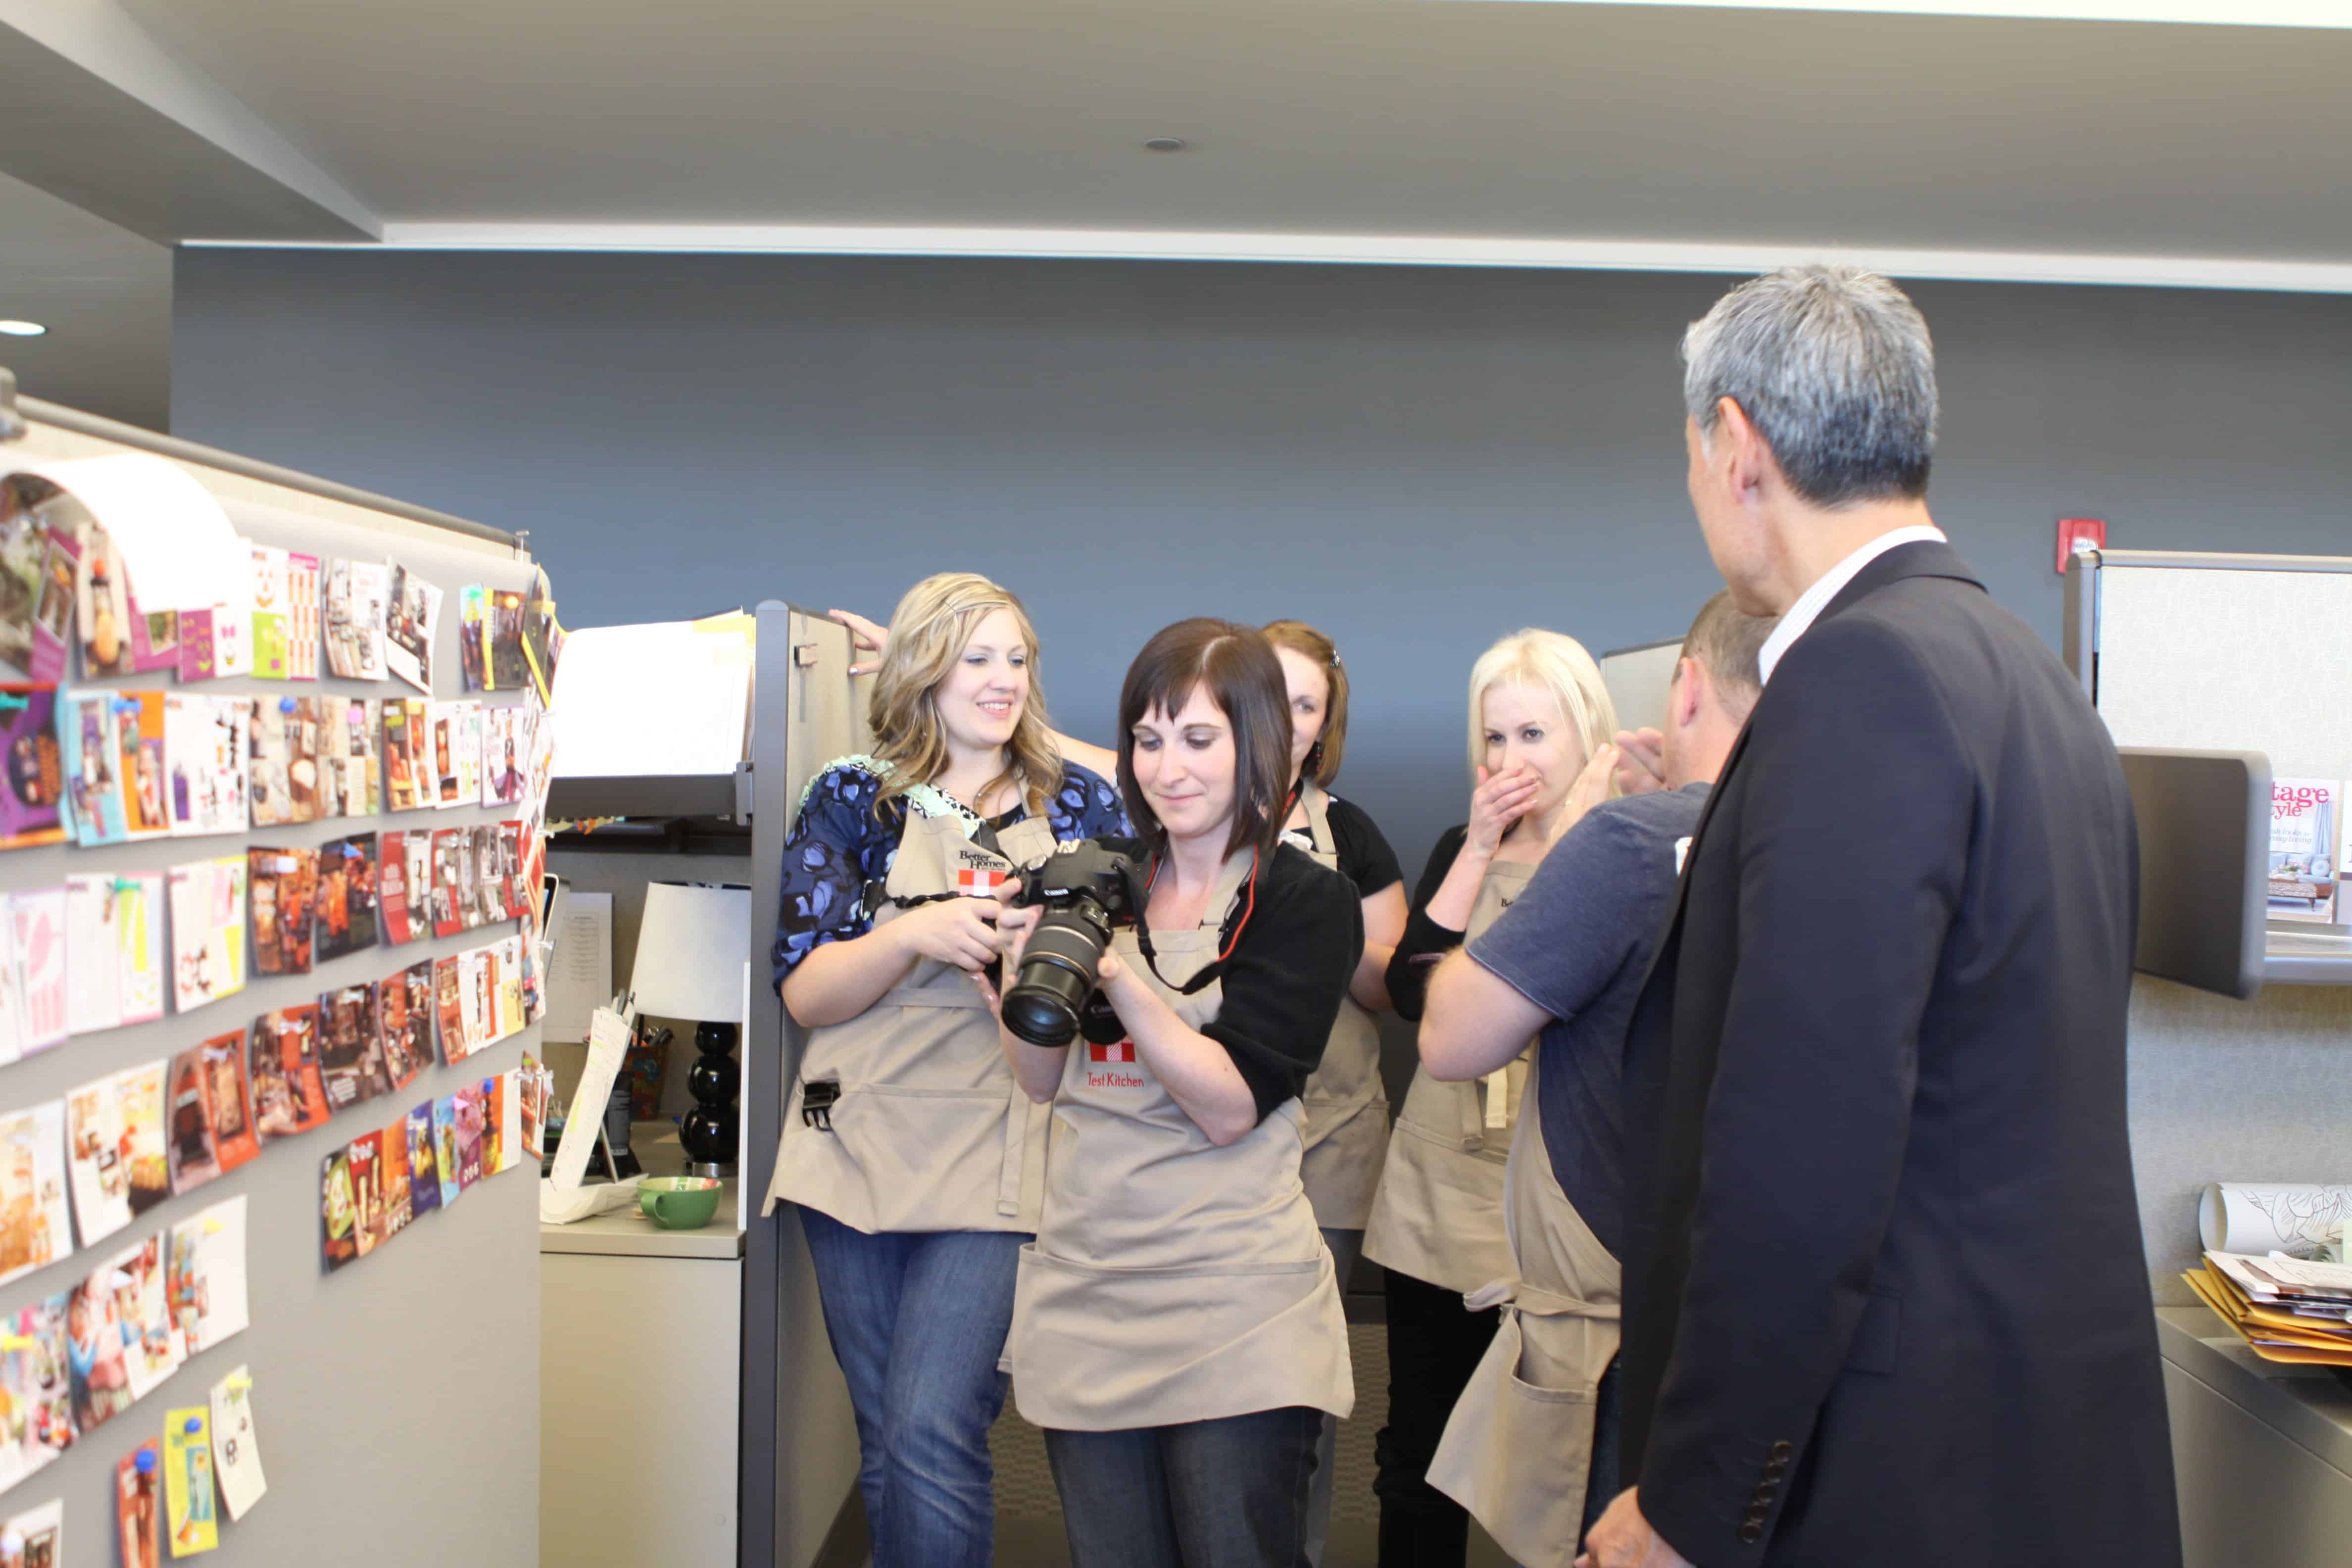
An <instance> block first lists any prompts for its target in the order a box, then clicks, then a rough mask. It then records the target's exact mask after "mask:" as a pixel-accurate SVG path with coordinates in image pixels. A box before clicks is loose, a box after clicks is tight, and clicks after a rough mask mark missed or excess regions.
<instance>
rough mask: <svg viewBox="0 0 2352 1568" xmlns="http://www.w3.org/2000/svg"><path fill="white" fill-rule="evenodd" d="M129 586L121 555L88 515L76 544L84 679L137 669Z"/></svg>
mask: <svg viewBox="0 0 2352 1568" xmlns="http://www.w3.org/2000/svg"><path fill="white" fill-rule="evenodd" d="M130 582H131V574H130V573H129V572H127V571H125V570H124V569H123V565H122V552H121V551H120V550H118V549H116V548H115V543H114V541H113V539H112V538H110V536H109V535H108V534H107V531H106V530H104V529H103V528H100V526H99V525H98V523H97V521H96V520H94V519H93V518H91V517H90V516H89V513H88V512H84V513H83V514H82V516H81V519H80V521H79V527H78V528H77V530H76V537H75V540H74V637H75V640H76V641H77V642H79V644H80V645H81V673H82V679H85V680H103V679H109V678H110V677H113V676H118V675H135V674H137V673H138V671H139V666H138V664H137V662H136V661H135V660H134V659H133V658H132V657H131V595H130Z"/></svg>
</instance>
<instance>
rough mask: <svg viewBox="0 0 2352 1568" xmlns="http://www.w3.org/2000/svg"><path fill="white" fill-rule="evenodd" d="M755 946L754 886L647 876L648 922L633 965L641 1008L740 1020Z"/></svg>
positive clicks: (631, 976)
mask: <svg viewBox="0 0 2352 1568" xmlns="http://www.w3.org/2000/svg"><path fill="white" fill-rule="evenodd" d="M750 958H751V889H749V888H737V887H698V886H695V885H693V884H691V883H687V882H650V883H647V884H646V914H645V921H644V923H643V924H641V925H640V926H638V928H637V956H636V960H635V963H633V964H632V965H631V966H630V970H629V986H630V989H631V990H633V991H634V992H635V993H636V998H637V1011H639V1012H640V1013H650V1014H652V1015H653V1016H656V1017H659V1018H691V1019H694V1020H695V1021H696V1022H698V1023H700V1022H707V1021H718V1022H722V1023H732V1024H740V1023H741V1022H742V1021H743V1019H742V1017H741V1014H742V1011H743V965H744V964H745V963H747V962H749V960H750Z"/></svg>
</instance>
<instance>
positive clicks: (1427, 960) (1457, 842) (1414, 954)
mask: <svg viewBox="0 0 2352 1568" xmlns="http://www.w3.org/2000/svg"><path fill="white" fill-rule="evenodd" d="M1469 837H1470V825H1469V824H1468V823H1466V822H1464V823H1457V824H1455V825H1454V826H1452V827H1449V828H1447V829H1446V830H1445V831H1444V833H1441V834H1439V835H1438V837H1437V846H1436V847H1435V848H1433V849H1432V850H1430V852H1429V864H1428V865H1427V866H1426V867H1424V868H1423V869H1422V873H1421V882H1420V885H1419V886H1417V887H1415V888H1414V889H1413V890H1412V913H1411V914H1410V915H1408V916H1406V917H1405V922H1404V936H1403V937H1402V939H1401V940H1400V941H1399V942H1397V946H1396V956H1395V957H1393V958H1391V959H1390V960H1389V970H1388V986H1389V1000H1390V1002H1391V1003H1392V1004H1394V1005H1395V1007H1396V1010H1397V1016H1398V1017H1400V1018H1410V1019H1412V1021H1413V1022H1414V1023H1416V1024H1417V1023H1419V1022H1420V1021H1421V1005H1422V999H1423V995H1424V994H1426V992H1427V991H1428V989H1429V972H1430V971H1431V970H1433V969H1434V968H1436V967H1437V961H1438V960H1439V959H1441V958H1444V956H1445V955H1446V954H1447V953H1449V952H1453V951H1454V949H1455V948H1457V947H1460V946H1461V945H1462V934H1463V933H1462V932H1460V931H1454V930H1453V929H1452V928H1450V927H1447V926H1442V925H1440V924H1438V923H1437V922H1436V921H1433V920H1432V919H1430V918H1429V900H1432V899H1433V898H1435V897H1437V889H1440V888H1442V887H1444V885H1445V874H1446V873H1447V872H1448V871H1451V870H1453V869H1454V858H1455V857H1456V856H1458V855H1460V854H1461V853H1462V846H1463V844H1464V843H1465V842H1466V841H1467V840H1468V838H1469Z"/></svg>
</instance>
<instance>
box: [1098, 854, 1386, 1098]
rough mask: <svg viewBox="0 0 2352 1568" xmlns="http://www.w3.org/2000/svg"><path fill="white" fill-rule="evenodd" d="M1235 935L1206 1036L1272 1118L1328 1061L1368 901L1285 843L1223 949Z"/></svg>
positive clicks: (1261, 872)
mask: <svg viewBox="0 0 2352 1568" xmlns="http://www.w3.org/2000/svg"><path fill="white" fill-rule="evenodd" d="M1337 836H1338V828H1337V826H1336V824H1335V825H1334V827H1333V837H1337ZM1136 847H1137V848H1138V849H1139V850H1140V849H1141V847H1142V846H1141V845H1140V844H1138V845H1137V846H1136ZM1244 913H1246V915H1247V920H1246V921H1245V922H1244V919H1243V917H1244ZM1236 925H1239V927H1240V930H1239V934H1238V935H1236V934H1235V930H1234V928H1235V926H1236ZM1228 942H1231V943H1232V946H1233V951H1232V952H1231V954H1230V955H1229V956H1228V957H1227V958H1226V960H1225V967H1224V970H1223V973H1221V974H1220V975H1219V976H1218V978H1219V980H1220V981H1221V982H1222V983H1223V988H1224V989H1223V1001H1222V1002H1221V1003H1220V1004H1219V1005H1218V1008H1217V1016H1216V1018H1215V1020H1214V1021H1213V1022H1212V1023H1211V1024H1210V1025H1209V1026H1207V1027H1206V1028H1204V1029H1202V1031H1201V1033H1202V1034H1203V1035H1206V1036H1207V1037H1209V1038H1211V1039H1213V1040H1214V1041H1216V1042H1217V1043H1218V1044H1219V1045H1221V1046H1223V1047H1225V1051H1226V1054H1228V1055H1229V1056H1231V1057H1232V1058H1234V1068H1236V1069H1238V1070H1239V1071H1240V1073H1241V1075H1242V1079H1243V1081H1244V1082H1246V1083H1247V1084H1248V1085H1249V1087H1250V1094H1251V1096H1252V1097H1253V1098H1255V1100H1256V1101H1257V1119H1258V1120H1259V1121H1265V1119H1266V1117H1267V1116H1268V1115H1269V1114H1270V1113H1271V1112H1272V1111H1273V1110H1275V1108H1276V1107H1277V1106H1279V1105H1281V1104H1282V1103H1283V1101H1285V1100H1295V1099H1297V1096H1298V1094H1299V1091H1300V1090H1302V1089H1305V1088H1306V1087H1307V1079H1308V1078H1309V1077H1311V1076H1313V1074H1314V1071H1315V1068H1316V1067H1317V1066H1318V1064H1320V1063H1321V1061H1322V1060H1323V1047H1324V1045H1325V1043H1326V1042H1327V1041H1328V1040H1329V1039H1330V1037H1331V1030H1332V1027H1333V1026H1335V1025H1336V1024H1338V1023H1339V1004H1340V1002H1341V1000H1342V999H1344V998H1345V997H1346V995H1347V994H1348V982H1349V978H1350V977H1352V976H1353V975H1354V974H1355V973H1356V963H1357V961H1358V960H1359V959H1360V958H1361V957H1362V956H1363V952H1364V906H1363V902H1362V900H1360V899H1359V898H1358V896H1357V894H1356V889H1355V887H1354V885H1353V884H1352V883H1350V882H1349V880H1348V879H1347V878H1345V877H1342V876H1341V875H1339V873H1338V872H1337V871H1327V870H1325V869H1324V868H1322V867H1320V866H1318V865H1317V864H1316V863H1315V861H1314V860H1313V858H1310V857H1309V856H1307V854H1306V853H1305V852H1304V851H1302V850H1299V849H1297V848H1296V847H1293V846H1291V845H1288V844H1285V845H1282V846H1280V847H1277V848H1276V850H1275V852H1274V853H1273V854H1272V855H1271V856H1269V857H1267V858H1265V860H1263V861H1262V862H1261V863H1260V864H1259V867H1258V870H1257V889H1256V898H1255V903H1253V901H1252V899H1251V896H1250V893H1249V892H1248V890H1246V889H1244V892H1243V894H1242V896H1241V898H1240V900H1238V901H1237V902H1236V903H1235V905H1234V912H1233V915H1232V917H1231V918H1230V919H1229V920H1228V921H1226V923H1225V927H1224V929H1223V931H1222V932H1220V934H1219V936H1218V941H1217V947H1218V951H1219V952H1223V951H1224V949H1225V945H1226V943H1228Z"/></svg>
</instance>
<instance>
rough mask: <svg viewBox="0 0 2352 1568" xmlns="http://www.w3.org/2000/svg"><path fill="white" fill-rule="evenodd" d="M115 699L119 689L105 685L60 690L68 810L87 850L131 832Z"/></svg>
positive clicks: (77, 840)
mask: <svg viewBox="0 0 2352 1568" xmlns="http://www.w3.org/2000/svg"><path fill="white" fill-rule="evenodd" d="M114 701H115V698H114V693H113V692H111V691H109V690H105V689H98V690H90V689H81V690H71V689H68V690H65V691H60V692H59V693H58V746H59V748H60V749H61V750H62V752H63V753H64V759H63V760H64V763H65V779H66V812H67V815H68V816H70V817H71V818H72V819H73V829H74V842H75V843H77V844H79V845H80V846H81V847H83V848H85V849H89V848H94V847H97V846H99V845H100V844H120V843H121V842H122V841H123V840H124V839H125V838H128V837H130V836H131V828H130V825H129V823H128V822H127V821H126V820H125V819H124V817H123V815H122V781H121V776H120V770H121V766H122V758H121V753H120V752H119V751H118V749H117V746H116V741H115V731H114Z"/></svg>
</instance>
